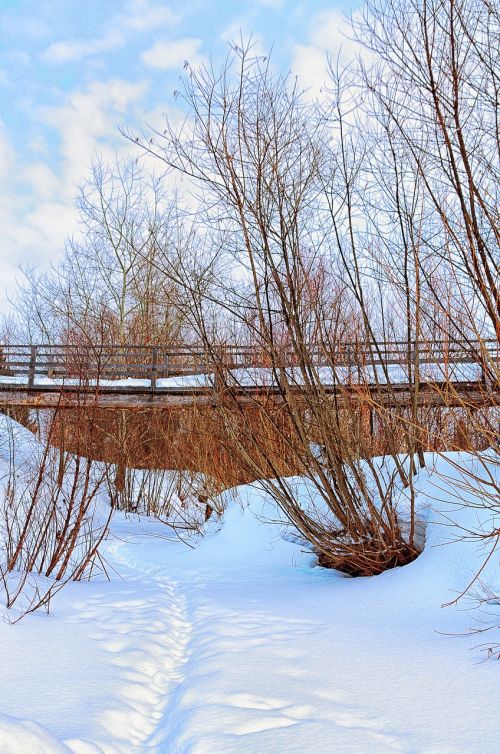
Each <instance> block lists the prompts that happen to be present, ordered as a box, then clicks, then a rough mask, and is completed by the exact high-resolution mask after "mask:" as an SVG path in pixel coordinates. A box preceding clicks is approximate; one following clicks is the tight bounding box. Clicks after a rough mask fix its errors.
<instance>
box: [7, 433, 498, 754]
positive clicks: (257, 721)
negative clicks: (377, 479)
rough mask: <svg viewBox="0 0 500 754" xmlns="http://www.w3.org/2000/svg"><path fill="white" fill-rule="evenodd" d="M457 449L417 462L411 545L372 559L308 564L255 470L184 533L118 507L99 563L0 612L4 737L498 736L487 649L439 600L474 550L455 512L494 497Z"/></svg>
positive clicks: (401, 746) (298, 747) (166, 747)
mask: <svg viewBox="0 0 500 754" xmlns="http://www.w3.org/2000/svg"><path fill="white" fill-rule="evenodd" d="M26 442H28V436H26ZM19 457H20V458H22V454H21V455H20V456H19ZM428 460H429V461H432V458H431V457H429V458H428ZM457 460H458V461H460V462H461V463H463V464H466V465H467V464H469V465H470V464H472V463H473V461H472V460H471V459H470V457H468V456H467V455H466V454H462V456H457V455H456V454H455V455H451V454H450V456H449V461H447V460H446V459H440V460H439V461H437V465H438V470H439V471H440V472H441V474H442V476H441V478H440V480H438V477H437V476H436V474H435V473H434V474H433V475H430V474H429V473H428V472H426V471H425V472H422V473H421V475H420V477H419V482H418V484H419V488H420V489H421V494H420V496H419V506H420V516H421V518H425V519H426V520H427V535H426V547H425V550H424V552H423V554H422V555H421V556H420V557H419V558H418V559H417V560H416V561H414V562H413V563H411V564H410V565H408V566H405V567H404V568H399V569H394V570H392V571H388V572H386V573H384V574H381V575H380V576H377V577H373V578H358V579H352V578H348V577H344V576H343V575H341V574H339V573H336V572H333V571H328V570H325V569H322V568H318V567H316V566H315V562H316V561H315V557H314V555H313V554H311V553H310V552H308V551H307V548H306V547H305V545H304V544H303V543H301V541H300V540H299V539H298V538H297V537H294V536H293V533H292V532H290V531H289V530H287V529H286V527H285V525H284V523H283V521H282V515H281V514H280V513H279V511H278V510H277V509H276V507H275V506H274V504H273V503H272V501H271V500H270V499H269V497H268V496H267V495H266V494H265V492H264V491H263V488H262V486H260V485H254V486H245V487H241V488H239V489H238V490H237V491H231V492H230V493H226V494H227V502H228V505H227V509H226V512H225V515H224V517H223V518H222V519H221V520H219V519H216V518H215V517H212V519H210V521H209V522H208V523H207V525H206V527H205V532H204V536H200V535H196V536H193V537H192V538H191V539H190V541H189V542H188V543H187V544H186V543H183V542H182V541H180V540H179V538H177V537H176V536H175V535H174V534H173V532H172V531H171V530H170V529H169V527H167V526H166V525H165V524H162V523H161V522H158V521H154V520H151V519H147V518H145V517H137V516H126V515H125V514H124V513H121V512H118V513H116V515H115V516H114V519H113V521H112V531H111V536H110V537H109V539H108V541H107V543H106V545H105V557H106V559H107V562H108V564H109V566H110V575H111V581H109V582H108V581H105V580H104V579H103V578H102V577H99V578H97V579H96V580H93V581H91V582H82V583H71V584H69V585H68V586H67V587H65V588H64V589H63V590H62V591H61V592H60V593H59V594H58V595H57V596H56V598H55V599H54V603H53V605H52V612H51V614H50V615H49V616H47V615H45V614H42V613H38V614H34V615H30V616H27V617H26V618H24V619H23V620H22V621H21V622H19V623H16V624H10V623H8V622H0V647H2V649H3V651H2V653H1V655H0V656H1V663H0V752H1V754H32V753H33V754H63V753H64V754H71V753H72V754H139V753H140V752H148V753H149V754H153V753H154V754H267V753H268V752H269V754H299V753H300V754H313V753H314V754H316V753H320V754H323V753H325V754H327V753H328V754H329V753H330V752H338V754H392V753H393V752H394V753H396V752H398V753H404V754H410V753H412V754H484V753H485V752H488V753H490V752H491V753H492V754H494V752H500V743H499V740H498V710H499V702H500V686H499V683H498V664H497V663H494V662H489V663H481V662H478V660H481V659H482V655H481V653H480V651H479V650H478V649H477V648H475V646H476V644H477V643H478V640H477V637H476V638H474V637H470V636H469V637H467V636H464V635H463V634H464V632H466V630H467V628H468V627H469V626H471V625H473V623H474V614H469V613H468V612H467V611H466V610H464V607H465V606H466V604H467V603H459V605H458V607H448V608H442V607H441V605H442V603H443V602H446V601H448V600H450V599H452V598H453V597H454V596H456V595H457V593H458V592H459V591H460V589H462V588H463V587H464V586H465V585H466V584H467V582H468V580H469V579H470V577H471V575H472V574H473V573H474V571H475V569H477V567H478V565H479V564H480V563H481V562H482V559H483V558H484V555H485V551H484V550H482V549H480V548H478V546H477V544H476V543H475V542H473V541H467V540H465V541H464V540H463V539H462V538H461V536H460V535H461V533H462V532H461V530H460V529H458V528H457V526H456V523H460V524H461V525H462V526H469V527H474V528H477V526H478V525H481V522H482V521H484V522H487V519H488V518H489V516H490V514H489V513H488V514H487V513H486V512H485V511H478V510H472V509H470V508H463V507H462V506H461V505H460V504H459V503H458V501H457V499H456V497H455V496H454V494H453V486H452V481H453V479H457V477H458V471H457V469H456V468H455V466H454V463H455V462H456V461H457ZM445 477H449V479H445ZM296 483H297V484H299V483H300V480H296ZM433 484H435V485H439V490H437V491H436V490H435V491H434V492H435V494H434V496H435V497H439V498H440V500H439V502H438V503H436V502H434V503H432V506H431V507H429V496H430V494H431V491H432V490H431V487H432V485H433ZM450 519H452V520H453V521H454V522H456V523H455V524H454V525H450V523H449V521H450ZM489 523H491V522H489ZM450 540H456V541H455V542H454V543H453V544H447V543H449V542H450ZM498 565H499V563H498V556H496V557H495V558H493V559H492V560H491V561H490V563H489V566H488V568H487V570H486V571H485V572H484V574H483V577H484V578H485V580H487V581H489V583H491V585H492V586H493V587H496V588H497V589H500V583H499V568H498ZM4 613H5V615H7V612H6V611H4ZM10 617H11V618H12V617H15V616H12V615H11V616H10Z"/></svg>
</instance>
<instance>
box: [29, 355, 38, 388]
mask: <svg viewBox="0 0 500 754" xmlns="http://www.w3.org/2000/svg"><path fill="white" fill-rule="evenodd" d="M37 351H38V346H30V363H29V372H28V388H29V389H30V390H31V389H32V388H33V385H34V384H35V373H36V355H37Z"/></svg>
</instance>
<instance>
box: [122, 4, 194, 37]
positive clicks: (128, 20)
mask: <svg viewBox="0 0 500 754" xmlns="http://www.w3.org/2000/svg"><path fill="white" fill-rule="evenodd" d="M179 18H180V16H179V15H178V14H176V13H174V12H173V11H172V10H171V9H170V8H168V7H166V6H159V5H150V4H149V3H148V2H145V0H134V2H132V3H130V5H129V12H128V13H127V14H126V15H125V16H124V17H123V20H122V23H123V26H125V27H127V28H129V29H136V30H137V31H151V30H153V29H159V28H161V27H164V26H173V25H174V24H176V23H177V22H178V21H179Z"/></svg>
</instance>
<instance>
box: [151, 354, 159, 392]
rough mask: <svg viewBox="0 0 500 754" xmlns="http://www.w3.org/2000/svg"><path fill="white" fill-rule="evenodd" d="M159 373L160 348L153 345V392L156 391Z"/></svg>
mask: <svg viewBox="0 0 500 754" xmlns="http://www.w3.org/2000/svg"><path fill="white" fill-rule="evenodd" d="M157 375H158V348H157V347H156V346H153V351H152V355H151V392H152V393H154V392H156V378H157Z"/></svg>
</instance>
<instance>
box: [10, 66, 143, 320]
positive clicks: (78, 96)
mask: <svg viewBox="0 0 500 754" xmlns="http://www.w3.org/2000/svg"><path fill="white" fill-rule="evenodd" d="M145 92H146V85H145V84H143V83H140V84H131V83H129V82H127V81H123V80H121V79H112V80H110V81H104V82H94V83H92V84H91V85H90V86H89V87H87V88H86V89H85V90H75V91H73V92H72V93H70V95H69V96H68V97H67V98H66V99H65V102H64V104H62V105H60V106H57V107H47V108H44V109H41V110H39V111H38V118H39V120H40V121H41V122H42V123H43V124H44V125H46V126H50V127H51V128H53V129H55V130H56V131H57V132H58V134H59V136H60V140H61V147H60V155H61V157H62V161H61V163H60V165H59V166H58V168H57V172H55V170H52V169H50V168H49V166H48V165H47V164H46V163H45V162H43V161H41V160H40V159H38V160H36V161H33V162H31V163H28V164H24V165H23V167H22V169H21V170H20V169H19V163H20V162H21V160H20V156H19V155H16V154H15V152H14V150H13V148H12V146H11V144H10V143H9V141H8V140H7V138H6V135H5V133H4V131H3V128H2V124H1V122H0V192H1V195H2V197H3V199H2V202H1V203H0V225H1V227H2V245H1V246H0V310H2V309H5V308H7V302H6V293H5V290H6V289H7V290H9V291H10V292H11V293H12V291H13V289H14V284H15V280H16V277H18V272H17V267H18V265H19V264H30V265H36V266H40V267H42V268H44V267H46V266H47V265H48V264H49V263H50V262H51V261H54V260H55V259H57V257H58V256H59V255H60V254H61V252H62V249H63V246H64V241H65V239H66V238H67V236H68V235H70V234H72V233H73V232H75V230H77V228H78V224H77V223H78V214H77V211H76V209H75V204H74V197H75V193H76V188H77V186H78V184H80V183H81V181H82V179H83V178H84V177H85V175H86V174H88V170H89V166H90V162H91V160H92V158H93V157H94V156H95V155H96V154H97V153H99V154H102V156H103V159H105V160H111V159H113V158H114V156H115V155H116V153H117V152H118V153H119V154H121V155H125V154H126V153H130V151H131V150H132V149H133V147H132V146H131V145H130V144H129V143H128V142H126V141H125V140H124V139H123V138H121V136H120V135H119V133H118V131H117V125H118V124H119V122H120V120H122V119H124V117H125V116H127V119H128V117H129V114H130V112H131V111H133V109H134V107H136V106H137V105H138V103H140V102H142V98H143V96H144V94H145ZM40 148H43V143H42V144H40Z"/></svg>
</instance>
